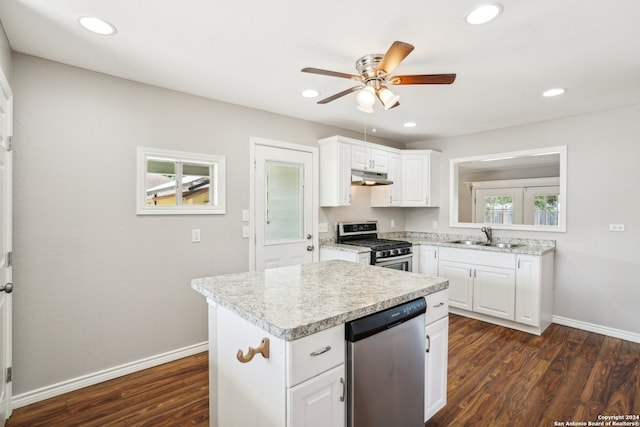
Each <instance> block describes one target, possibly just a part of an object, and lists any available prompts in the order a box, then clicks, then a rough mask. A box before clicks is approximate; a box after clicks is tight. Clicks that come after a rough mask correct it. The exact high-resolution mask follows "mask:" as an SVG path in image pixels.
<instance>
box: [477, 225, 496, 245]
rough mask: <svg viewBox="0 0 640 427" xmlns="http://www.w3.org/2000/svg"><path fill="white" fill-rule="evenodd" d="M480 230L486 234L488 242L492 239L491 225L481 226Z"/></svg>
mask: <svg viewBox="0 0 640 427" xmlns="http://www.w3.org/2000/svg"><path fill="white" fill-rule="evenodd" d="M480 231H482V232H483V233H484V234H486V236H487V242H488V243H491V242H492V241H493V233H492V230H491V227H482V228H481V229H480Z"/></svg>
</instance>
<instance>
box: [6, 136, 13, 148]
mask: <svg viewBox="0 0 640 427" xmlns="http://www.w3.org/2000/svg"><path fill="white" fill-rule="evenodd" d="M7 151H13V136H11V135H9V136H8V137H7Z"/></svg>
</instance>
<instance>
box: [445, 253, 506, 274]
mask: <svg viewBox="0 0 640 427" xmlns="http://www.w3.org/2000/svg"><path fill="white" fill-rule="evenodd" d="M440 260H441V261H454V262H464V263H466V264H476V265H487V266H490V267H499V268H511V269H515V268H516V254H505V253H499V252H490V251H483V250H477V249H458V248H440Z"/></svg>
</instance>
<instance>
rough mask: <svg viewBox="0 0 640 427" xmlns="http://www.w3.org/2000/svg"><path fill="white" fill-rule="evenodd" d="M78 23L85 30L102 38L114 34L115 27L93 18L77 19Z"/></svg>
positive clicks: (82, 17) (83, 17)
mask: <svg viewBox="0 0 640 427" xmlns="http://www.w3.org/2000/svg"><path fill="white" fill-rule="evenodd" d="M78 22H79V23H80V25H82V27H83V28H84V29H85V30H89V31H91V32H92V33H96V34H101V35H103V36H111V35H114V34H115V33H116V27H114V26H113V25H111V24H110V23H108V22H107V21H105V20H103V19H100V18H96V17H94V16H81V17H80V18H78Z"/></svg>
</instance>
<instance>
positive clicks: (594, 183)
mask: <svg viewBox="0 0 640 427" xmlns="http://www.w3.org/2000/svg"><path fill="white" fill-rule="evenodd" d="M639 118H640V105H635V106H630V107H627V108H620V109H615V110H609V111H604V112H600V113H593V114H585V115H581V116H576V117H571V118H566V119H561V120H553V121H547V122H540V123H534V124H530V125H526V126H519V127H513V128H508V129H502V130H497V131H492V132H485V133H481V134H475V135H466V136H460V137H456V138H447V139H440V140H433V141H427V142H420V143H413V144H409V147H408V148H433V149H436V150H438V151H442V152H443V165H442V166H443V167H442V177H441V178H442V188H441V191H442V194H443V204H442V207H441V208H440V209H433V210H427V209H415V210H408V211H407V212H406V226H407V229H408V230H416V231H432V230H431V222H432V221H433V220H438V222H439V224H440V226H439V229H438V231H439V232H451V233H463V234H467V232H468V231H470V230H469V229H460V228H458V229H454V228H449V227H448V223H449V209H448V196H449V191H448V185H449V184H448V183H449V159H451V158H455V157H466V156H474V155H479V154H487V153H498V152H504V151H516V150H521V149H527V148H537V147H545V146H556V145H567V150H568V184H567V185H568V196H567V215H568V216H567V232H566V233H540V232H526V233H525V232H507V231H502V230H496V231H495V232H494V235H496V236H505V237H506V236H509V237H516V236H522V237H529V238H542V239H554V240H556V242H557V252H556V279H555V283H556V288H555V309H554V314H555V315H556V316H561V317H565V318H568V319H573V320H578V321H581V322H587V323H590V324H594V325H599V326H604V327H609V328H614V329H618V330H622V331H626V332H630V333H634V334H640V321H639V320H638V319H639V317H638V307H640V190H639V188H640V187H639V184H640V167H639V166H638V164H639V161H640V142H639V141H640V120H639ZM609 224H625V226H626V231H625V232H623V233H614V232H609V231H608V226H609ZM475 232H476V233H477V234H478V235H479V236H480V234H481V233H480V230H479V229H478V230H476V231H475Z"/></svg>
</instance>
